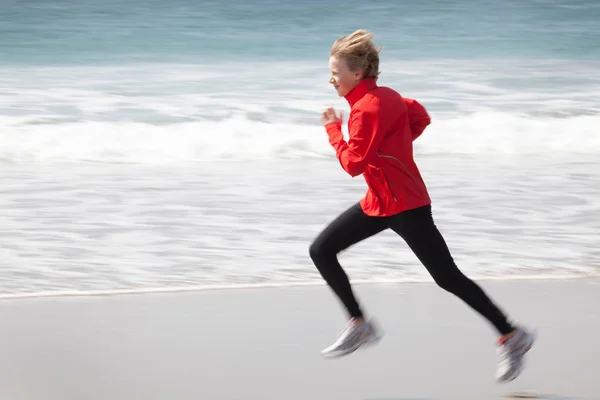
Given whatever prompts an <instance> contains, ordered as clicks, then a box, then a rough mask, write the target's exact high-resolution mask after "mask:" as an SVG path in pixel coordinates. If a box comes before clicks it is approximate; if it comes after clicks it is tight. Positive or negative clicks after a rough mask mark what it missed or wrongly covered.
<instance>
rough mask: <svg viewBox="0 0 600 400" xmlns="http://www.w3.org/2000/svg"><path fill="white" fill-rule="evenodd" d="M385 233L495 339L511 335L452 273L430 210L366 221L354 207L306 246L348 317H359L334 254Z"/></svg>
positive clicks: (494, 310)
mask: <svg viewBox="0 0 600 400" xmlns="http://www.w3.org/2000/svg"><path fill="white" fill-rule="evenodd" d="M387 228H391V229H392V230H393V231H394V232H396V233H397V234H398V235H400V236H401V237H402V238H403V239H404V240H405V241H406V243H407V244H408V246H409V247H410V248H411V250H412V251H413V252H414V254H415V255H416V256H417V258H418V259H419V260H420V261H421V263H423V265H424V266H425V268H427V270H428V271H429V273H430V274H431V276H432V277H433V279H434V281H435V282H436V283H437V284H438V285H439V286H440V287H441V288H442V289H445V290H447V291H448V292H450V293H453V294H455V295H456V296H458V297H459V298H460V299H462V300H463V301H464V302H465V303H467V304H468V305H469V306H471V307H472V308H473V309H474V310H476V311H477V312H479V313H480V314H481V315H482V316H483V317H485V318H487V319H488V320H489V321H490V322H491V323H492V324H493V325H494V326H495V327H496V329H497V330H498V331H499V332H500V333H501V334H503V335H504V334H507V333H509V332H511V331H513V330H514V328H513V327H512V326H511V324H510V323H509V322H508V321H507V319H506V316H505V315H504V314H503V313H502V312H501V311H500V310H499V309H498V307H496V306H495V305H494V304H493V303H492V301H491V300H490V299H489V298H488V296H487V295H486V294H485V293H484V292H483V290H482V289H481V288H480V287H479V286H478V285H477V284H476V283H475V282H473V281H472V280H470V279H469V278H467V277H466V276H465V275H464V274H463V273H462V272H461V271H460V270H459V269H458V268H457V266H456V264H455V263H454V260H453V259H452V256H451V255H450V251H449V250H448V246H447V245H446V242H445V241H444V238H443V237H442V235H441V234H440V232H439V231H438V229H437V227H436V226H435V223H434V222H433V216H432V214H431V206H425V207H420V208H417V209H414V210H409V211H404V212H402V213H400V214H397V215H394V216H391V217H372V216H368V215H366V214H365V213H364V212H363V211H362V209H361V207H360V204H356V205H354V206H352V207H350V208H349V209H348V210H346V211H345V212H343V213H342V214H341V215H340V216H339V217H337V218H336V219H335V220H334V221H333V222H332V223H331V224H330V225H329V226H327V228H325V230H324V231H323V232H321V234H320V235H319V236H318V237H317V239H316V240H315V241H314V242H313V243H312V245H311V246H310V257H311V258H312V260H313V262H314V263H315V265H316V267H317V269H318V270H319V272H320V273H321V276H322V277H323V279H325V281H326V282H327V284H328V285H329V286H330V287H331V289H332V290H333V291H334V292H335V294H336V295H337V296H338V297H339V299H340V300H341V301H342V303H343V304H344V306H345V307H346V309H347V310H348V313H349V314H350V316H351V317H361V316H362V312H361V310H360V307H359V305H358V302H357V301H356V298H355V297H354V294H353V292H352V288H351V286H350V282H349V280H348V277H347V275H346V273H345V272H344V270H343V269H342V266H341V265H340V263H339V262H338V259H337V254H338V253H339V252H340V251H342V250H344V249H347V248H348V247H350V246H352V245H354V244H356V243H358V242H360V241H362V240H364V239H367V238H369V237H371V236H373V235H375V234H377V233H379V232H382V231H383V230H385V229H387Z"/></svg>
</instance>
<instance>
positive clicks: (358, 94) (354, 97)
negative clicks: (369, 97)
mask: <svg viewBox="0 0 600 400" xmlns="http://www.w3.org/2000/svg"><path fill="white" fill-rule="evenodd" d="M376 87H377V82H376V81H375V79H373V78H365V79H363V80H361V81H360V82H358V85H356V86H355V87H354V89H352V90H351V91H350V93H348V94H347V95H346V96H344V97H345V99H346V100H348V103H349V104H350V107H352V106H353V105H354V104H355V103H356V102H357V101H359V100H360V99H362V98H363V96H364V95H365V94H367V93H368V92H369V91H370V90H372V89H374V88H376Z"/></svg>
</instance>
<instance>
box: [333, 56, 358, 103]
mask: <svg viewBox="0 0 600 400" xmlns="http://www.w3.org/2000/svg"><path fill="white" fill-rule="evenodd" d="M329 70H330V71H331V79H329V83H331V84H332V85H333V87H334V88H335V91H336V92H337V94H338V96H340V97H343V96H346V95H347V94H348V93H350V92H351V91H352V89H354V87H355V86H356V85H358V82H360V80H361V78H362V71H356V72H352V71H350V68H348V64H347V63H346V60H344V59H343V58H338V57H336V56H331V57H329Z"/></svg>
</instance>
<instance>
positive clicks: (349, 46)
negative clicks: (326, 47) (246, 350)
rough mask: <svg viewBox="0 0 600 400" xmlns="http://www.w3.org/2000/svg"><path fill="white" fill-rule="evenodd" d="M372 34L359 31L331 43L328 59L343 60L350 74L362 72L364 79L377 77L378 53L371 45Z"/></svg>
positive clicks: (379, 49)
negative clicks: (336, 58)
mask: <svg viewBox="0 0 600 400" xmlns="http://www.w3.org/2000/svg"><path fill="white" fill-rule="evenodd" d="M372 39H373V34H372V33H371V32H369V31H367V30H364V29H359V30H357V31H355V32H353V33H351V34H349V35H347V36H342V37H340V38H338V39H337V40H336V41H335V42H333V46H331V50H330V51H329V56H330V57H338V58H343V59H344V60H345V61H346V64H347V65H348V68H349V69H350V71H352V72H356V71H361V70H362V71H364V73H363V79H364V78H373V79H375V80H377V78H378V77H379V52H380V51H381V47H379V48H377V47H376V46H375V44H373V41H372Z"/></svg>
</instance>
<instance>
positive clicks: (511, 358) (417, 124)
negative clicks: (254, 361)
mask: <svg viewBox="0 0 600 400" xmlns="http://www.w3.org/2000/svg"><path fill="white" fill-rule="evenodd" d="M329 55H330V57H329V68H330V71H331V78H330V80H329V82H330V83H331V84H332V85H333V87H334V88H335V90H336V92H337V94H338V95H339V96H340V97H344V98H345V99H346V100H347V101H348V104H349V105H350V108H351V111H350V115H349V119H348V132H349V138H348V141H345V140H344V137H343V134H342V114H341V113H340V114H339V115H338V114H336V112H335V111H334V110H333V109H331V108H329V109H327V110H326V111H325V112H323V115H322V117H321V122H322V123H323V125H324V127H325V130H326V132H327V134H328V136H329V142H330V143H331V146H333V148H334V150H335V154H336V157H337V158H338V160H339V162H340V164H341V166H342V168H343V169H344V170H345V171H346V172H347V173H348V174H349V175H350V176H352V177H355V176H358V175H362V176H363V177H364V179H365V181H366V183H367V186H368V189H367V193H366V195H365V196H364V197H363V198H362V199H361V200H360V201H359V202H357V203H356V204H355V205H353V206H352V207H350V208H349V209H347V210H346V211H344V212H343V213H342V214H341V215H339V216H338V217H337V218H336V219H335V220H334V221H332V222H331V223H330V225H329V226H327V227H326V228H325V229H324V230H323V232H321V233H320V235H319V236H318V237H317V238H316V239H315V241H314V242H313V243H312V244H311V246H310V257H311V259H312V260H313V262H314V264H315V266H316V267H317V269H318V270H319V272H320V274H321V276H322V277H323V279H324V280H325V281H326V282H327V284H328V285H329V287H330V288H331V289H332V291H333V292H334V293H335V295H336V296H337V297H338V298H339V300H340V301H341V303H342V304H343V305H344V307H345V309H346V310H347V313H348V316H349V320H348V323H347V324H346V327H345V328H344V329H343V330H342V332H341V333H340V336H339V337H338V339H337V340H336V341H335V343H333V344H332V345H331V346H330V347H327V348H326V349H324V350H323V351H322V354H323V356H325V357H340V356H344V355H347V354H350V353H352V352H354V351H355V350H357V349H358V348H359V347H361V346H363V345H368V344H373V343H376V342H378V341H379V339H380V336H381V334H380V333H379V332H378V330H377V328H376V326H375V324H374V323H373V321H371V320H367V319H365V317H364V314H363V311H362V310H361V307H360V305H359V303H358V301H357V299H356V298H355V295H354V293H353V290H352V287H351V285H350V281H349V279H348V276H347V275H346V273H345V272H344V270H343V269H342V267H341V265H340V263H339V262H338V258H337V255H338V253H340V252H341V251H343V250H345V249H347V248H348V247H350V246H352V245H354V244H356V243H358V242H360V241H362V240H365V239H367V238H369V237H371V236H373V235H376V234H378V233H380V232H382V231H384V230H386V229H388V228H389V229H391V230H392V231H394V232H395V233H397V234H398V235H399V236H400V237H401V238H402V239H403V240H404V241H405V242H406V244H407V245H408V246H409V247H410V249H411V250H412V251H413V253H414V254H415V255H416V257H417V258H418V259H419V260H420V262H421V263H422V264H423V266H424V267H425V268H426V269H427V270H428V272H429V273H430V274H431V276H432V278H433V279H434V281H435V282H436V283H437V285H439V287H441V288H442V289H444V290H446V291H448V292H450V293H452V294H454V295H455V296H457V297H458V298H460V299H461V300H462V301H464V302H465V303H466V304H467V305H468V306H470V307H471V308H472V309H473V310H475V311H476V312H478V313H479V314H480V315H481V316H483V317H484V318H485V319H487V320H488V321H489V322H490V323H491V325H492V326H493V327H494V328H495V329H496V330H497V332H498V334H499V337H498V340H497V355H498V367H497V373H496V379H497V380H498V381H499V382H509V381H512V380H514V379H515V378H516V377H517V376H518V375H519V374H520V372H521V370H522V368H523V358H524V355H525V353H527V351H529V349H530V348H531V346H532V345H533V343H534V335H533V334H531V333H529V332H527V331H526V330H525V329H523V328H522V327H518V326H515V325H513V324H511V323H510V322H509V321H508V319H507V317H506V316H505V315H504V313H503V312H502V311H501V310H500V309H499V308H498V307H497V306H496V305H495V304H494V303H493V302H492V300H490V298H489V297H488V296H487V295H486V294H485V293H484V291H483V290H482V289H481V288H480V287H479V286H478V285H477V284H476V283H475V282H473V281H472V280H470V279H469V278H468V277H466V276H465V275H464V274H463V273H462V272H461V271H460V270H459V269H458V267H457V266H456V264H455V263H454V260H453V258H452V256H451V254H450V251H449V250H448V247H447V245H446V243H445V240H444V238H443V237H442V235H441V234H440V232H439V231H438V229H437V227H436V225H435V223H434V220H433V216H432V211H431V199H430V197H429V193H428V190H427V187H426V186H425V183H424V181H423V178H422V177H421V174H420V172H419V169H418V168H417V165H416V164H415V161H414V159H413V146H412V143H413V141H414V140H415V139H416V138H417V137H419V136H420V135H421V134H422V132H423V130H424V129H425V127H426V126H427V125H429V123H430V117H429V115H428V114H427V111H426V110H425V108H424V107H423V106H422V105H421V104H419V102H417V101H415V100H413V99H408V98H404V97H402V96H401V95H400V94H399V93H398V92H396V91H394V90H393V89H391V88H387V87H383V86H378V85H377V78H378V76H379V49H377V48H376V47H375V45H374V44H373V42H372V34H371V33H370V32H368V31H365V30H358V31H356V32H354V33H352V34H350V35H348V36H345V37H341V38H339V39H337V40H336V41H335V42H334V44H333V46H332V48H331V50H330V53H329Z"/></svg>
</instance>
